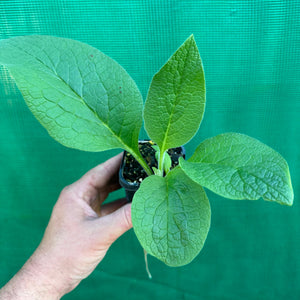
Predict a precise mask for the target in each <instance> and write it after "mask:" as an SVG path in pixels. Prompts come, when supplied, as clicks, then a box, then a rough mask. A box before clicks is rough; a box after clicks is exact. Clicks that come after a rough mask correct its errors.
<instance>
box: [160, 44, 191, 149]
mask: <svg viewBox="0 0 300 300" xmlns="http://www.w3.org/2000/svg"><path fill="white" fill-rule="evenodd" d="M189 52H190V47H188V49H187V54H186V57H185V60H184V63H183V70H184V68H185V66H186V62H187V58H188V57H189V56H188V55H189ZM182 79H183V78H182V76H180V81H179V87H181V85H182ZM179 87H178V89H179ZM174 88H175V85H174V84H173V92H175V91H174ZM174 94H175V101H174V103H176V104H175V105H173V106H172V110H171V114H170V117H169V120H168V125H167V130H166V132H165V136H164V140H163V143H162V149H161V150H162V151H161V152H162V153H164V152H165V150H167V149H166V148H165V147H166V141H167V137H168V135H169V131H170V127H171V120H172V119H173V116H174V111H175V106H176V105H178V103H177V100H178V98H179V96H178V93H177V92H176V93H174ZM179 102H180V101H179Z"/></svg>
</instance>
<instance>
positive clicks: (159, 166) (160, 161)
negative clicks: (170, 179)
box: [158, 151, 165, 174]
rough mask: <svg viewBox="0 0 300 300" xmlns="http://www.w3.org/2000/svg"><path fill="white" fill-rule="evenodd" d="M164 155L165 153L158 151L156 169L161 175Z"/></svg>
mask: <svg viewBox="0 0 300 300" xmlns="http://www.w3.org/2000/svg"><path fill="white" fill-rule="evenodd" d="M164 155H165V152H162V151H160V155H159V162H158V169H159V170H160V171H161V174H163V166H164Z"/></svg>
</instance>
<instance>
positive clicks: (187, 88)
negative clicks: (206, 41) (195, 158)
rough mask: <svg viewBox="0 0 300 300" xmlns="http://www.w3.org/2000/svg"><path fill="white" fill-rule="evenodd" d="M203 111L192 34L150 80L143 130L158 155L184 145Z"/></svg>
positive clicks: (201, 80)
mask: <svg viewBox="0 0 300 300" xmlns="http://www.w3.org/2000/svg"><path fill="white" fill-rule="evenodd" d="M204 108H205V81H204V72H203V68H202V63H201V59H200V55H199V51H198V49H197V45H196V43H195V40H194V37H193V35H192V36H190V37H189V38H188V39H187V40H186V41H185V42H184V44H183V45H182V46H181V47H180V48H179V49H178V50H177V51H176V52H175V53H174V54H173V56H172V57H171V58H170V59H169V60H168V62H167V63H166V64H165V65H164V66H163V67H162V68H161V69H160V70H159V72H158V73H157V74H155V76H154V77H153V79H152V82H151V85H150V89H149V92H148V96H147V100H146V103H145V109H144V119H145V128H146V131H147V133H148V135H149V136H150V138H151V139H152V140H153V141H155V142H156V143H157V144H158V146H159V147H160V149H161V153H163V152H164V151H165V150H167V149H169V148H173V147H178V146H181V145H183V144H185V143H187V142H188V141H189V140H190V139H191V138H192V137H193V136H194V135H195V133H196V132H197V130H198V128H199V125H200V123H201V120H202V116H203V113H204Z"/></svg>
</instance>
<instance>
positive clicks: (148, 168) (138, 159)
mask: <svg viewBox="0 0 300 300" xmlns="http://www.w3.org/2000/svg"><path fill="white" fill-rule="evenodd" d="M129 152H130V153H131V154H132V155H133V157H134V158H135V159H136V160H137V161H138V162H139V163H140V165H141V166H142V167H143V169H144V170H145V171H146V173H147V174H148V176H150V175H153V172H152V170H151V169H150V167H149V166H148V165H147V163H146V162H145V160H144V158H143V157H142V155H141V154H140V153H136V152H133V151H129Z"/></svg>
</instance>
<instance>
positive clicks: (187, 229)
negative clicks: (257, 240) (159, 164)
mask: <svg viewBox="0 0 300 300" xmlns="http://www.w3.org/2000/svg"><path fill="white" fill-rule="evenodd" d="M131 211H132V223H133V228H134V231H135V233H136V235H137V237H138V239H139V241H140V243H141V245H142V246H143V248H144V249H145V250H146V251H147V252H148V253H149V254H151V255H153V256H155V257H157V258H158V259H160V260H162V261H163V262H164V263H166V264H167V265H169V266H173V267H175V266H182V265H185V264H188V263H189V262H191V261H192V260H193V259H194V258H195V257H196V255H197V254H198V253H199V252H200V250H201V249H202V247H203V244H204V241H205V239H206V236H207V233H208V231H209V227H210V205H209V201H208V199H207V197H206V194H205V192H204V190H203V188H202V187H200V186H199V185H198V184H196V183H194V182H193V181H192V180H190V179H189V178H188V177H187V176H186V175H185V174H184V173H183V172H182V171H181V169H180V168H175V169H174V170H172V171H170V172H169V173H168V175H167V176H166V177H160V176H156V175H153V176H150V177H147V178H146V179H145V180H144V181H143V182H142V184H141V186H140V188H139V189H138V191H137V192H136V193H135V195H134V198H133V201H132V210H131Z"/></svg>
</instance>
